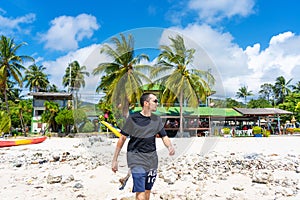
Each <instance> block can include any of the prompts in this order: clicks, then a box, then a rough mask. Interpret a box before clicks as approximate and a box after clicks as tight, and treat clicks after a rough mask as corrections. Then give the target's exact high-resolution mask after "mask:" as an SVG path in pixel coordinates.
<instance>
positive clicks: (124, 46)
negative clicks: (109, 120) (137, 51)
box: [93, 34, 151, 117]
mask: <svg viewBox="0 0 300 200" xmlns="http://www.w3.org/2000/svg"><path fill="white" fill-rule="evenodd" d="M120 36H121V38H120V39H119V38H118V37H113V38H112V40H111V41H112V43H113V44H114V46H115V48H113V47H112V46H110V45H108V44H104V45H103V48H102V49H101V51H100V53H105V54H106V55H108V56H109V57H111V58H112V59H113V61H112V62H104V63H100V64H99V65H98V67H96V68H95V69H94V70H93V75H100V74H102V73H104V76H103V77H102V78H101V83H100V84H99V85H98V87H97V89H96V91H97V92H102V91H103V92H105V94H106V97H107V101H108V103H111V104H113V105H116V106H117V107H118V108H119V110H121V111H122V114H123V116H124V117H127V115H128V111H129V105H130V104H132V103H136V102H138V101H139V98H140V96H141V94H142V89H141V86H142V85H143V84H144V82H143V81H145V82H151V80H150V79H149V78H148V76H147V75H146V74H145V70H146V71H147V70H149V69H150V68H151V66H149V65H143V64H140V61H141V60H147V61H148V60H149V57H148V56H147V55H145V54H141V55H137V56H136V57H135V55H134V39H133V36H132V35H128V40H126V37H125V36H124V35H123V34H120Z"/></svg>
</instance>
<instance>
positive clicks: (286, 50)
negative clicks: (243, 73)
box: [245, 32, 300, 89]
mask: <svg viewBox="0 0 300 200" xmlns="http://www.w3.org/2000/svg"><path fill="white" fill-rule="evenodd" d="M245 52H246V53H247V55H248V57H249V62H248V65H249V68H251V69H253V71H254V73H255V75H253V79H254V80H258V83H260V84H261V83H264V82H270V83H274V82H275V79H276V78H277V77H278V76H283V77H284V78H285V79H286V80H289V79H291V78H293V80H294V81H296V82H297V81H298V80H299V78H300V75H299V74H297V73H295V72H296V71H299V70H297V68H299V63H300V36H297V35H295V34H294V33H291V32H285V33H280V34H278V35H275V36H273V37H272V38H271V40H270V43H269V46H268V47H267V48H266V49H265V50H263V51H261V50H260V47H259V45H254V46H253V47H248V48H247V49H246V50H245ZM254 76H255V77H254ZM253 89H255V88H253Z"/></svg>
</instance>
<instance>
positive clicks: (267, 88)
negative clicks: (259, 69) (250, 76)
mask: <svg viewBox="0 0 300 200" xmlns="http://www.w3.org/2000/svg"><path fill="white" fill-rule="evenodd" d="M273 87H274V86H273V85H272V84H270V83H264V84H262V85H261V86H260V89H261V90H260V91H259V94H261V97H262V98H264V99H266V100H267V101H270V97H271V96H272V95H273Z"/></svg>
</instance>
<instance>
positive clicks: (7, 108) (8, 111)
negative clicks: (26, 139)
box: [4, 88, 10, 117]
mask: <svg viewBox="0 0 300 200" xmlns="http://www.w3.org/2000/svg"><path fill="white" fill-rule="evenodd" d="M4 100H5V105H6V111H7V114H8V116H9V117H10V110H9V105H8V98H7V92H6V88H4Z"/></svg>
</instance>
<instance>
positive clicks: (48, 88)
mask: <svg viewBox="0 0 300 200" xmlns="http://www.w3.org/2000/svg"><path fill="white" fill-rule="evenodd" d="M47 91H48V92H58V88H57V85H55V84H52V85H51V84H49V85H48V87H47Z"/></svg>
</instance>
